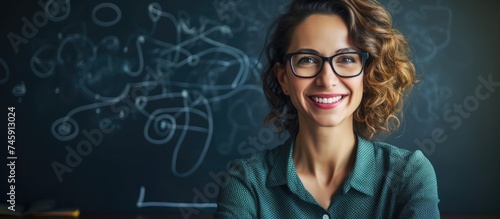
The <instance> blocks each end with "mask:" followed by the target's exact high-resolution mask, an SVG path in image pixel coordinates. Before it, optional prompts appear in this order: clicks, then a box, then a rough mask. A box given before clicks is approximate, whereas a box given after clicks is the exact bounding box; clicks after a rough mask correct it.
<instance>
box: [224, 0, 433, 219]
mask: <svg viewBox="0 0 500 219" xmlns="http://www.w3.org/2000/svg"><path fill="white" fill-rule="evenodd" d="M391 22H392V21H391V18H390V15H389V14H388V12H387V11H386V10H385V9H384V8H383V7H382V6H381V5H380V4H379V3H377V2H375V1H371V0H295V1H293V2H292V3H291V5H290V6H289V8H288V11H287V12H286V13H285V14H284V15H282V16H281V17H280V18H279V19H278V20H277V27H276V29H275V31H274V34H273V35H272V38H271V41H270V43H269V44H268V46H267V57H268V62H269V64H268V66H267V68H266V69H265V71H264V72H263V75H262V79H263V86H264V92H265V94H266V97H267V99H268V101H269V103H270V105H271V108H272V110H271V112H270V113H269V114H268V116H267V118H266V122H268V123H272V124H273V125H275V126H276V127H278V128H279V129H280V130H286V131H288V132H289V133H290V136H291V137H290V139H288V141H286V142H285V143H284V144H283V145H281V146H278V147H276V148H275V149H272V150H269V151H264V152H261V153H259V154H256V155H254V156H253V157H251V158H249V159H246V160H239V161H237V162H236V164H237V168H233V169H231V171H230V172H229V177H228V179H227V183H226V184H224V185H223V186H221V191H220V194H219V198H218V208H217V212H216V214H215V218H323V219H328V218H356V219H358V218H384V219H387V218H426V219H429V218H439V210H438V202H439V200H438V196H437V185H436V176H435V173H434V170H433V167H432V165H431V164H430V162H429V161H428V160H427V159H426V158H425V157H424V155H423V154H422V153H421V152H420V151H416V152H409V151H407V150H404V149H399V148H397V147H394V146H391V145H389V144H386V143H380V142H373V140H374V139H375V138H376V137H377V136H380V135H384V134H385V135H386V134H389V133H391V132H392V131H394V130H395V129H396V128H397V126H398V125H399V119H398V117H397V116H398V115H399V113H400V110H401V108H402V104H403V99H404V96H405V95H406V94H407V93H408V92H409V90H410V89H411V87H412V86H413V84H414V83H415V68H414V66H413V64H412V63H411V61H410V60H409V58H408V48H407V47H408V46H407V43H406V40H405V39H404V37H403V36H402V35H401V34H400V33H399V32H398V31H396V30H395V29H394V28H393V27H392V23H391Z"/></svg>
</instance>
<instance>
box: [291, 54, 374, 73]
mask: <svg viewBox="0 0 500 219" xmlns="http://www.w3.org/2000/svg"><path fill="white" fill-rule="evenodd" d="M297 54H310V55H315V56H318V57H320V58H321V60H322V62H321V67H320V68H319V71H318V72H316V74H315V75H313V76H300V75H297V74H296V73H295V69H294V68H293V64H292V57H293V56H294V55H297ZM345 54H359V55H361V62H362V63H361V65H362V66H361V70H360V71H359V73H358V74H355V75H350V76H345V75H340V74H339V73H337V71H335V67H333V63H332V61H333V58H335V57H336V56H339V55H345ZM368 58H370V54H369V53H367V52H341V53H337V54H335V55H333V56H330V57H324V56H321V55H319V54H317V53H313V52H292V53H288V54H286V55H285V57H283V60H284V61H288V63H289V64H290V69H292V73H293V75H295V76H297V77H299V78H314V77H316V76H318V75H319V73H320V72H321V70H323V66H325V62H326V61H328V63H330V66H331V68H332V70H333V72H334V73H335V74H336V75H337V76H339V77H342V78H353V77H357V76H359V75H360V74H361V73H363V70H364V69H365V64H366V61H367V60H368Z"/></svg>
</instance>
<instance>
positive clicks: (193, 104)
mask: <svg viewBox="0 0 500 219" xmlns="http://www.w3.org/2000/svg"><path fill="white" fill-rule="evenodd" d="M240 3H241V4H243V3H242V1H240V2H234V4H240ZM52 7H53V6H52ZM233 9H234V10H233ZM45 10H46V11H47V12H50V11H56V10H55V9H53V8H52V9H50V8H45ZM49 10H50V11H49ZM228 10H229V9H228ZM231 10H233V11H232V12H234V13H233V14H232V15H234V16H236V15H237V16H238V17H239V18H241V19H243V16H241V14H239V12H238V11H237V10H236V9H235V8H231ZM58 11H59V10H58ZM69 11H70V8H69V6H68V8H66V10H64V11H63V12H67V13H69ZM226 12H227V10H226ZM67 13H61V12H58V14H53V15H51V16H52V20H58V19H59V20H63V19H66V18H67V16H69V15H68V14H67ZM144 13H145V14H146V13H147V17H149V22H150V28H149V30H146V31H145V30H143V29H140V30H139V31H134V29H132V32H129V35H128V37H126V38H123V34H121V35H120V37H119V36H118V35H112V34H108V35H104V36H102V37H101V38H100V39H96V38H95V37H92V36H91V35H89V34H88V33H89V32H93V31H94V29H95V28H109V27H114V26H118V25H120V24H121V22H122V21H123V20H124V16H125V15H124V12H123V11H122V9H121V8H120V7H119V6H118V5H116V4H113V3H99V4H97V5H95V6H93V7H92V10H91V12H90V13H89V14H90V18H91V21H92V22H85V21H82V22H81V25H77V24H74V23H73V24H70V25H68V26H65V27H63V28H61V29H60V31H59V32H58V33H57V34H56V35H57V41H55V42H51V43H43V44H42V45H40V46H39V47H38V48H36V49H35V51H34V53H33V55H32V56H31V58H30V60H29V67H30V69H31V71H32V73H33V75H34V76H36V77H38V78H40V79H43V80H51V79H54V78H57V77H62V78H64V81H63V82H64V84H61V85H59V86H57V87H56V88H55V89H54V90H53V93H54V94H56V95H62V94H66V93H73V94H74V96H77V95H78V96H81V97H84V98H85V99H86V100H87V103H86V104H82V105H79V106H76V107H73V108H72V109H70V110H68V111H67V112H66V113H64V114H63V115H60V117H59V118H57V119H55V120H54V121H53V122H52V124H51V125H50V131H51V133H52V136H53V137H54V138H55V139H57V140H58V141H61V142H69V141H75V140H77V138H79V136H80V132H81V131H82V130H84V129H85V128H88V127H83V126H88V125H83V123H82V122H81V121H82V119H81V118H82V117H88V115H92V114H94V118H95V119H94V121H95V122H92V121H91V123H90V124H92V123H94V124H95V125H97V126H99V127H109V125H110V124H117V125H119V123H120V122H123V121H125V120H138V118H141V117H142V118H144V120H145V122H144V124H142V126H143V132H142V137H143V139H144V140H145V141H146V142H148V143H149V144H150V146H154V145H158V146H164V147H170V148H172V149H173V152H172V154H169V155H167V154H164V155H162V156H169V157H170V158H169V162H170V165H169V166H168V167H169V168H170V170H168V171H167V168H168V167H164V168H165V171H166V173H168V174H171V175H173V176H175V177H178V178H188V177H190V176H192V175H193V174H195V173H196V171H197V170H198V169H199V168H200V167H201V166H202V165H203V163H204V162H205V160H206V155H207V153H208V151H209V149H210V147H211V142H212V137H213V133H214V127H215V125H216V122H215V121H214V109H216V111H218V109H220V108H224V110H223V112H227V115H226V117H227V121H226V122H227V123H228V125H230V126H232V128H229V130H231V133H228V136H229V137H228V138H227V140H226V142H225V143H222V144H220V145H218V148H217V150H218V151H219V152H221V153H225V154H228V153H229V152H230V151H231V150H233V149H234V147H235V146H234V142H235V141H237V139H236V138H237V136H238V134H239V132H242V131H248V130H249V129H251V128H252V127H255V126H259V125H260V122H257V121H259V120H260V117H261V116H262V115H260V114H259V112H261V111H262V109H263V108H265V107H266V104H265V101H263V100H264V99H263V93H262V91H261V88H260V86H259V85H258V82H259V70H260V69H261V68H262V65H261V64H260V63H259V61H258V59H256V58H251V57H249V56H248V55H247V53H246V52H243V51H242V50H241V49H238V48H235V47H233V46H230V45H229V44H227V43H226V42H224V41H223V40H224V39H229V38H231V37H234V34H235V32H234V31H235V28H234V27H230V26H228V25H227V24H221V23H220V22H216V21H213V20H210V19H208V18H205V17H200V19H199V20H198V21H199V22H198V24H196V25H194V24H192V18H191V17H190V16H189V14H187V12H185V11H180V12H179V13H178V15H177V16H175V15H173V14H171V13H169V12H167V11H164V10H162V6H161V5H160V4H159V3H157V2H153V3H150V4H149V5H147V7H146V8H144ZM224 13H225V12H224ZM48 14H50V13H48ZM104 14H108V15H107V16H104ZM221 16H223V17H224V16H225V15H222V14H221ZM227 19H229V18H226V17H224V21H229V20H227ZM245 19H247V21H250V20H252V19H249V18H245ZM254 21H255V19H254ZM257 22H259V21H257ZM241 25H242V26H249V25H247V24H246V23H245V24H241ZM241 25H240V26H239V27H238V28H240V27H242V26H241ZM254 25H263V23H262V24H258V23H254ZM238 28H236V30H238ZM160 30H161V31H160ZM165 33H168V34H167V35H166V36H165ZM0 64H1V65H2V67H3V69H5V70H6V71H5V72H6V76H5V77H4V78H5V79H2V82H3V80H7V79H8V75H9V72H8V70H9V69H8V66H7V65H6V63H5V62H4V61H3V59H0ZM110 82H113V86H109V83H110ZM68 84H69V86H68ZM23 89H24V92H25V90H26V87H25V86H24V87H23ZM69 89H70V90H69ZM22 91H23V90H22V89H21V88H17V91H16V93H14V94H13V95H15V96H23V95H24V93H23V92H22ZM70 91H71V92H70ZM235 96H238V97H239V98H238V99H239V100H238V101H234V100H232V99H233V98H234V97H235ZM256 98H261V100H259V101H257V99H256ZM244 99H246V100H248V99H252V100H255V101H243V100H244ZM226 110H227V111H226ZM242 115H243V116H242ZM87 122H88V121H87ZM87 124H88V123H87ZM219 126H221V125H219ZM123 128H126V127H122V129H123ZM187 139H198V143H197V145H192V144H191V143H189V144H188V143H186V142H187ZM188 149H189V150H196V151H198V153H197V154H196V157H195V158H193V159H191V161H189V162H188V161H186V159H184V160H183V161H182V162H183V166H182V167H180V166H179V162H180V156H181V155H180V154H181V153H182V151H183V150H188ZM186 163H187V164H186ZM145 193H146V187H145V186H142V187H141V188H140V197H139V198H138V201H137V207H139V208H141V207H151V206H159V207H179V206H190V207H200V208H203V207H207V208H212V207H215V204H214V203H207V204H201V205H200V204H194V203H192V204H190V203H184V202H175V201H174V200H175V199H172V198H168V197H167V198H166V200H172V201H169V202H147V201H145V200H144V198H145Z"/></svg>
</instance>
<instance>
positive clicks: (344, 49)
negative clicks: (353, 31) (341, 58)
mask: <svg viewBox="0 0 500 219" xmlns="http://www.w3.org/2000/svg"><path fill="white" fill-rule="evenodd" d="M342 52H356V50H355V49H354V48H351V47H346V48H342V49H338V50H337V51H335V54H338V53H342Z"/></svg>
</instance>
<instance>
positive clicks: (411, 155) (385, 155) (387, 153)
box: [372, 142, 436, 183]
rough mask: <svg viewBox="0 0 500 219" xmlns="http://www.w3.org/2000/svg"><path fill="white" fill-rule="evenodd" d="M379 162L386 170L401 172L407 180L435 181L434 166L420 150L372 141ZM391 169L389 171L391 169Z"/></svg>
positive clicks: (401, 175)
mask: <svg viewBox="0 0 500 219" xmlns="http://www.w3.org/2000/svg"><path fill="white" fill-rule="evenodd" d="M372 144H373V148H374V154H375V160H377V163H380V164H383V165H384V166H385V167H386V168H385V169H386V170H389V169H390V170H392V171H396V172H397V173H399V174H398V175H400V177H403V178H404V179H406V180H410V181H409V182H411V181H412V180H415V181H420V180H431V181H433V182H432V183H435V180H436V174H435V172H434V167H433V166H432V164H431V162H430V161H429V159H427V157H426V156H425V155H424V153H422V151H420V150H415V151H410V150H408V149H404V148H400V147H397V146H394V145H392V144H389V143H385V142H372ZM390 170H389V171H390Z"/></svg>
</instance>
